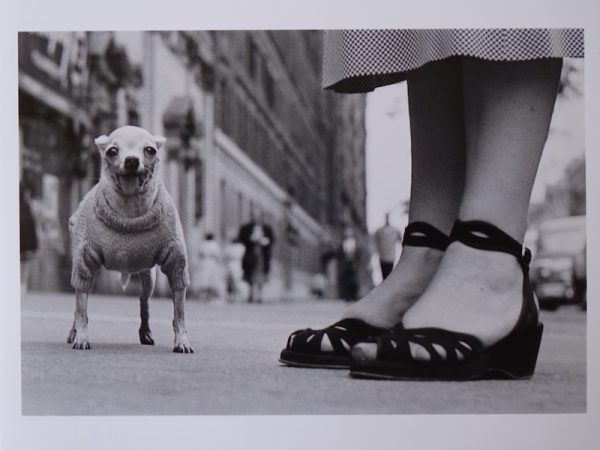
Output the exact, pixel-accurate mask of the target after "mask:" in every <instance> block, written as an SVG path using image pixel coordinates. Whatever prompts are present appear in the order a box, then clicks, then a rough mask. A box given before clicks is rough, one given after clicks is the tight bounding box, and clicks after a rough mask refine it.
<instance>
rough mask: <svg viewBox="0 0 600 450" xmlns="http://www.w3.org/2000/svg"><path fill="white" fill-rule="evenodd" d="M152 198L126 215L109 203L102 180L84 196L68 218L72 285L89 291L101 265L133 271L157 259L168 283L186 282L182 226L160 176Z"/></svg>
mask: <svg viewBox="0 0 600 450" xmlns="http://www.w3.org/2000/svg"><path fill="white" fill-rule="evenodd" d="M157 182H158V194H157V197H156V200H155V202H154V204H153V205H152V206H151V207H150V209H149V210H148V211H147V212H146V213H145V214H143V215H141V216H139V217H134V218H128V217H123V216H120V215H118V214H117V213H116V212H115V210H114V209H112V208H111V206H110V204H109V203H108V201H107V199H106V196H105V195H104V192H103V188H102V186H101V185H100V184H97V185H96V186H94V187H93V188H92V189H91V190H90V191H89V192H88V193H87V194H86V195H85V197H84V198H83V200H82V202H81V204H80V205H79V207H78V208H77V210H76V211H75V213H74V214H73V216H71V218H70V220H69V231H70V234H71V241H72V253H73V270H72V273H71V285H72V286H73V287H74V288H75V289H78V290H81V291H84V292H89V291H90V290H91V288H92V285H93V283H94V278H95V276H96V274H97V273H98V270H99V269H100V266H104V267H106V268H107V269H108V270H116V271H118V272H121V273H136V272H140V271H143V270H147V269H150V268H152V267H154V266H155V265H159V266H160V268H161V271H162V272H163V273H164V274H165V275H166V276H167V278H168V279H169V285H170V286H171V289H173V290H178V289H183V288H184V287H186V286H188V285H189V273H188V269H187V253H186V248H185V241H184V238H183V230H182V227H181V222H180V220H179V215H178V214H177V209H176V208H175V204H174V202H173V199H172V198H171V196H170V195H169V193H168V192H167V190H166V189H165V187H164V186H163V184H162V183H161V182H160V180H157Z"/></svg>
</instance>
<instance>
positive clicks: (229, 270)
mask: <svg viewBox="0 0 600 450" xmlns="http://www.w3.org/2000/svg"><path fill="white" fill-rule="evenodd" d="M232 231H233V232H231V233H228V236H229V239H228V241H227V242H226V243H225V247H224V249H223V262H224V265H225V280H226V283H225V284H226V286H227V300H228V301H229V302H235V301H237V300H238V299H239V298H240V296H241V295H242V285H243V278H244V274H243V271H242V258H243V257H244V252H245V247H244V245H243V244H241V243H240V242H238V240H237V233H236V232H235V231H234V230H232Z"/></svg>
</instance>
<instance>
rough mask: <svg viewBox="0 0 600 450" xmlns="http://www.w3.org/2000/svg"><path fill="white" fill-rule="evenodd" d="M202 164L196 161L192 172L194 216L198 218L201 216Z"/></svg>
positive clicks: (202, 203)
mask: <svg viewBox="0 0 600 450" xmlns="http://www.w3.org/2000/svg"><path fill="white" fill-rule="evenodd" d="M203 172H204V165H203V164H202V161H198V162H197V165H196V170H195V173H194V178H195V180H194V184H195V195H194V218H195V219H196V220H199V219H200V218H201V217H202V216H203V212H204V211H203V209H204V202H203V199H202V196H203V194H204V190H203V184H202V183H203V181H204V176H203V175H204V174H203Z"/></svg>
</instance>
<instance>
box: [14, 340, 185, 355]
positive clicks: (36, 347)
mask: <svg viewBox="0 0 600 450" xmlns="http://www.w3.org/2000/svg"><path fill="white" fill-rule="evenodd" d="M91 346H92V348H91V349H89V350H76V349H74V348H73V345H72V344H68V343H66V342H41V341H27V342H22V343H21V351H22V352H26V353H29V354H40V353H42V354H45V355H57V356H58V355H61V356H62V357H64V356H68V355H69V354H71V355H73V357H78V358H80V357H88V358H93V357H94V356H95V355H103V357H105V356H106V355H112V356H121V357H123V356H135V355H149V354H150V355H165V354H174V353H173V346H172V345H171V346H169V345H160V344H159V345H142V344H140V343H135V342H131V343H126V342H93V343H91Z"/></svg>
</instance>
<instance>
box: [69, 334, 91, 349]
mask: <svg viewBox="0 0 600 450" xmlns="http://www.w3.org/2000/svg"><path fill="white" fill-rule="evenodd" d="M73 348H74V349H75V350H90V349H91V348H92V346H91V345H90V343H89V342H88V340H87V338H85V337H80V336H78V335H77V334H76V335H75V337H74V339H73Z"/></svg>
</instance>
